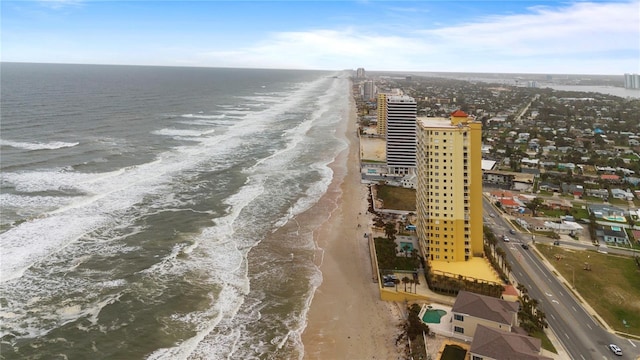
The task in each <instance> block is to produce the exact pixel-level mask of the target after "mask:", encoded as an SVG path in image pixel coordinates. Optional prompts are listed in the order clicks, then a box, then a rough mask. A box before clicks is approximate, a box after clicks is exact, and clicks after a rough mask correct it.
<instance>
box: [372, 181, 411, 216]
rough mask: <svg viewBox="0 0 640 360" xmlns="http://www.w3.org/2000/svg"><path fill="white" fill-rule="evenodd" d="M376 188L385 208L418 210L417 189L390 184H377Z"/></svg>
mask: <svg viewBox="0 0 640 360" xmlns="http://www.w3.org/2000/svg"><path fill="white" fill-rule="evenodd" d="M376 189H377V196H378V199H380V200H382V204H383V206H384V208H385V209H394V210H406V211H416V190H415V189H406V188H403V187H397V186H389V185H377V187H376Z"/></svg>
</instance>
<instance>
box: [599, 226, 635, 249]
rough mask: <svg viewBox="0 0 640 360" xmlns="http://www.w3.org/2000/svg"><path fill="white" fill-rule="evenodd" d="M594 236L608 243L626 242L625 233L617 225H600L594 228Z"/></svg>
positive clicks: (622, 243)
mask: <svg viewBox="0 0 640 360" xmlns="http://www.w3.org/2000/svg"><path fill="white" fill-rule="evenodd" d="M596 237H597V238H598V240H601V239H602V241H604V242H606V243H608V244H621V245H624V244H627V243H628V242H629V240H628V239H627V233H626V232H625V231H624V229H623V228H621V227H619V226H608V225H602V226H600V227H599V228H598V229H596Z"/></svg>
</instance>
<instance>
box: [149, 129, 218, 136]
mask: <svg viewBox="0 0 640 360" xmlns="http://www.w3.org/2000/svg"><path fill="white" fill-rule="evenodd" d="M214 132H215V130H213V129H210V130H204V131H200V130H186V129H160V130H156V131H152V132H151V133H152V134H155V135H163V136H177V137H200V136H204V135H209V134H213V133H214Z"/></svg>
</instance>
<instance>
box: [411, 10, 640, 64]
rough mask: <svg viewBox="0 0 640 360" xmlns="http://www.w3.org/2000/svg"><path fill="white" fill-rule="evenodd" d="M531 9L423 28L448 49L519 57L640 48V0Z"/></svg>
mask: <svg viewBox="0 0 640 360" xmlns="http://www.w3.org/2000/svg"><path fill="white" fill-rule="evenodd" d="M530 11H531V12H530V13H528V14H518V15H510V16H504V17H495V16H494V17H488V18H486V19H483V20H481V21H478V22H474V23H469V24H463V25H459V26H451V27H442V28H439V29H432V30H424V31H421V32H420V33H422V34H424V35H425V36H427V37H428V38H429V39H430V40H431V41H436V42H438V43H439V44H441V45H442V46H443V47H445V48H447V49H460V50H464V49H466V50H469V51H472V52H474V53H494V54H499V55H506V56H515V57H518V56H525V57H526V56H540V55H559V54H560V55H562V54H589V53H598V52H608V51H614V50H626V49H635V50H636V51H637V50H638V46H639V36H640V35H639V33H638V24H639V23H640V3H638V2H628V3H576V4H573V5H570V6H568V7H564V8H559V9H554V8H549V7H534V8H530Z"/></svg>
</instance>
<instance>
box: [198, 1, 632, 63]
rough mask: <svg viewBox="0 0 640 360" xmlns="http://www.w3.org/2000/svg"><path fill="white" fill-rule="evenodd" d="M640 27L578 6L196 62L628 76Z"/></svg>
mask: <svg viewBox="0 0 640 360" xmlns="http://www.w3.org/2000/svg"><path fill="white" fill-rule="evenodd" d="M639 23H640V2H638V1H630V2H618V3H587V2H578V3H573V4H569V5H565V6H562V7H550V6H538V7H532V8H529V9H527V12H526V13H523V14H512V15H506V16H486V17H483V18H479V19H473V20H470V21H468V22H466V23H460V24H455V25H450V23H448V24H447V25H446V26H439V27H435V28H417V29H413V30H412V31H409V32H396V33H391V32H387V33H375V32H373V31H370V30H369V31H364V30H362V29H358V28H357V27H351V28H347V29H314V30H308V31H290V32H280V33H273V34H270V35H269V36H268V37H267V38H266V39H264V40H263V41H260V42H258V43H256V44H253V45H252V46H245V47H243V48H237V49H232V50H213V51H209V52H207V53H204V54H202V57H201V61H205V62H212V63H216V64H217V63H220V62H221V63H223V64H224V65H221V66H257V67H296V68H315V69H342V68H349V67H355V66H365V67H369V68H374V69H380V70H388V69H408V70H426V71H429V70H434V71H446V70H447V68H456V69H455V70H452V71H460V70H465V69H466V70H467V71H471V70H469V69H471V68H478V67H483V68H484V70H478V71H500V69H502V68H503V66H505V65H506V66H509V67H514V64H513V62H515V61H517V62H519V63H520V65H521V66H522V67H526V69H524V68H522V69H520V70H519V71H521V72H523V71H528V69H531V70H534V71H535V70H536V69H535V68H539V69H540V71H544V70H543V69H542V67H544V66H547V67H549V66H552V65H553V64H551V65H549V61H551V62H553V60H554V59H556V60H557V61H562V62H563V63H571V62H573V64H572V65H571V66H570V68H574V69H576V70H577V71H579V69H580V65H581V64H583V65H584V69H585V70H582V71H587V69H591V67H592V66H594V64H602V63H603V61H599V60H597V59H595V60H594V58H606V57H611V58H614V59H616V61H612V62H611V65H612V66H621V67H623V68H621V69H615V68H612V69H611V71H613V73H616V72H625V71H634V69H626V67H628V65H629V64H630V63H632V61H634V60H635V62H636V63H637V62H638V60H640V34H639V32H638V24H639ZM620 57H621V58H623V59H622V61H621V59H620ZM499 64H503V65H499ZM545 64H546V65H545ZM557 65H560V64H557ZM515 66H517V65H515ZM565 67H566V66H565V65H562V68H565ZM490 68H491V69H490ZM600 72H601V73H602V70H600Z"/></svg>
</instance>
